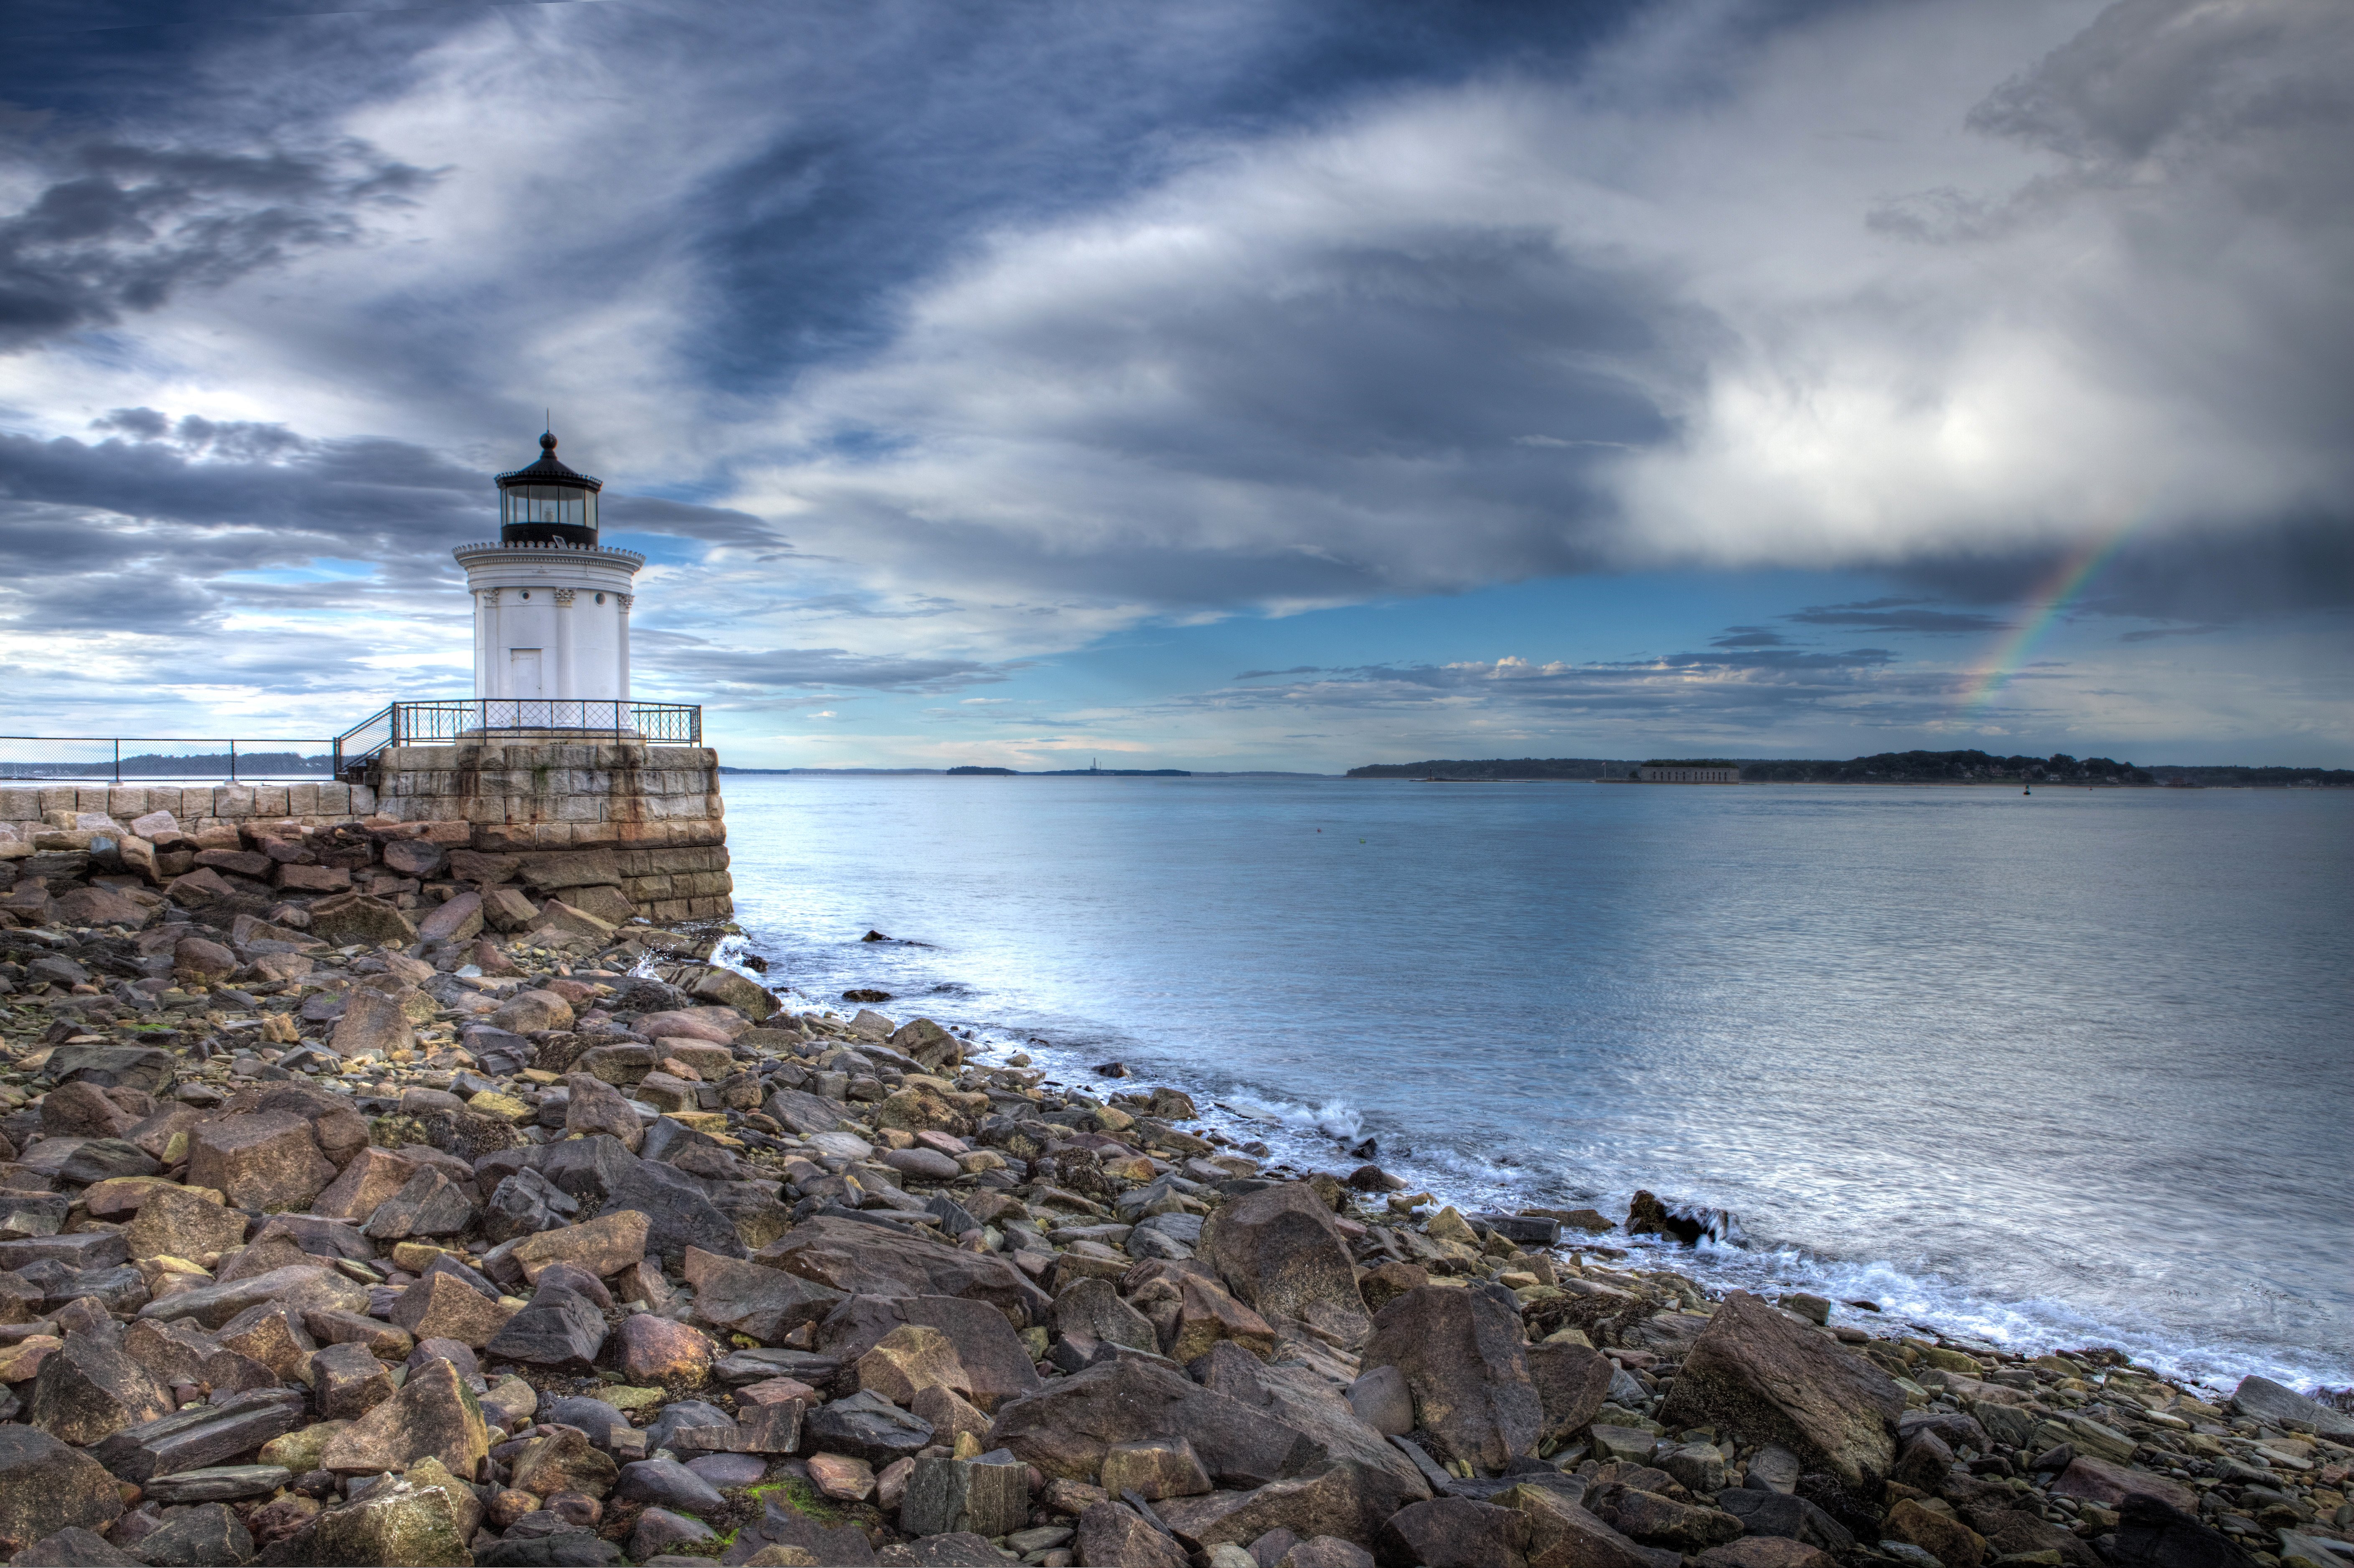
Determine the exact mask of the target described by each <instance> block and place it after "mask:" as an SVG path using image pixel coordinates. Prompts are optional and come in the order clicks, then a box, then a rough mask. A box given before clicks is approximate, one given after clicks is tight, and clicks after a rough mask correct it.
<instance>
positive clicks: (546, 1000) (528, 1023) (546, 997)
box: [490, 991, 572, 1034]
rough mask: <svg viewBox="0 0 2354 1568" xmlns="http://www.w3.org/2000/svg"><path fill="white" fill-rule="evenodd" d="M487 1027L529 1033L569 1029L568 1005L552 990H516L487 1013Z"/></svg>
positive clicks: (569, 1004)
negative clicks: (488, 1022)
mask: <svg viewBox="0 0 2354 1568" xmlns="http://www.w3.org/2000/svg"><path fill="white" fill-rule="evenodd" d="M490 1022H491V1027H493V1029H504V1030H509V1031H511V1032H513V1033H516V1034H530V1033H535V1031H538V1030H543V1029H569V1028H571V1027H572V1004H571V1003H570V1002H568V1001H565V1000H564V999H563V998H562V997H560V996H558V995H557V994H556V993H555V992H554V991H518V992H516V993H515V995H514V996H513V997H512V998H510V999H509V1000H508V1001H507V1003H506V1005H505V1006H504V1007H502V1008H500V1009H499V1010H498V1011H497V1012H493V1013H492V1014H491V1018H490Z"/></svg>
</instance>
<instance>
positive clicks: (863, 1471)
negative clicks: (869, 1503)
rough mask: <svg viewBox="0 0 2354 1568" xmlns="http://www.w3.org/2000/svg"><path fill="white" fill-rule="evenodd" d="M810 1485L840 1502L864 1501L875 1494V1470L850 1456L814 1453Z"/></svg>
mask: <svg viewBox="0 0 2354 1568" xmlns="http://www.w3.org/2000/svg"><path fill="white" fill-rule="evenodd" d="M809 1475H810V1484H811V1486H813V1487H815V1488H817V1489H818V1490H819V1491H820V1492H822V1493H823V1494H824V1495H825V1496H827V1497H830V1498H832V1499H835V1500H836V1501H837V1502H864V1501H865V1500H866V1499H868V1498H870V1497H873V1496H874V1495H875V1467H874V1466H872V1465H870V1464H868V1463H867V1462H866V1461H865V1460H864V1459H854V1458H852V1457H850V1456H849V1455H847V1454H812V1455H811V1456H810V1457H809Z"/></svg>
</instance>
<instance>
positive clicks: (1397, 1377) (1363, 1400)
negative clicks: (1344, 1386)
mask: <svg viewBox="0 0 2354 1568" xmlns="http://www.w3.org/2000/svg"><path fill="white" fill-rule="evenodd" d="M1348 1399H1349V1408H1350V1409H1351V1410H1353V1411H1355V1412H1356V1414H1357V1419H1358V1420H1360V1421H1362V1422H1363V1423H1364V1424H1365V1425H1368V1426H1370V1427H1372V1428H1373V1430H1374V1431H1376V1432H1378V1433H1380V1434H1382V1435H1383V1436H1385V1437H1403V1436H1405V1435H1406V1434H1407V1433H1409V1432H1412V1431H1413V1430H1414V1394H1413V1392H1412V1391H1411V1390H1409V1389H1408V1388H1407V1387H1406V1383H1405V1373H1404V1372H1400V1371H1399V1370H1398V1369H1397V1368H1395V1367H1394V1366H1383V1367H1375V1368H1373V1371H1371V1372H1366V1373H1365V1374H1364V1375H1363V1376H1362V1377H1360V1378H1359V1379H1357V1381H1356V1382H1354V1383H1351V1384H1350V1385H1349V1393H1348Z"/></svg>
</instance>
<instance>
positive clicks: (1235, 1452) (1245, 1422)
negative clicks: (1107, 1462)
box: [989, 1358, 1310, 1487]
mask: <svg viewBox="0 0 2354 1568" xmlns="http://www.w3.org/2000/svg"><path fill="white" fill-rule="evenodd" d="M1152 1437H1183V1438H1185V1439H1186V1440H1187V1441H1189V1442H1190V1443H1192V1444H1193V1452H1194V1453H1195V1454H1196V1455H1197V1456H1199V1457H1200V1458H1201V1461H1202V1464H1203V1467H1204V1468H1205V1469H1207V1470H1208V1471H1209V1472H1210V1476H1211V1478H1212V1479H1213V1480H1215V1481H1217V1482H1218V1483H1219V1484H1220V1485H1223V1486H1246V1487H1250V1486H1263V1485H1265V1484H1266V1483H1267V1482H1268V1481H1272V1480H1276V1479H1278V1478H1281V1477H1283V1476H1286V1475H1288V1474H1291V1473H1293V1466H1292V1463H1291V1461H1292V1459H1293V1456H1294V1452H1295V1450H1300V1451H1301V1452H1303V1453H1305V1452H1308V1451H1310V1448H1309V1447H1308V1446H1303V1444H1304V1440H1303V1435H1302V1434H1300V1433H1299V1432H1298V1431H1297V1430H1295V1429H1293V1428H1292V1427H1290V1426H1288V1425H1284V1424H1283V1423H1282V1422H1280V1421H1278V1420H1275V1419H1274V1418H1272V1417H1270V1416H1269V1415H1267V1414H1265V1413H1263V1412H1261V1411H1258V1410H1255V1409H1253V1408H1251V1407H1250V1406H1248V1405H1246V1404H1242V1403H1241V1402H1240V1401H1238V1400H1235V1399H1232V1398H1229V1397H1227V1396H1226V1395H1225V1394H1222V1393H1214V1392H1213V1391H1211V1390H1209V1389H1206V1388H1203V1387H1201V1386H1200V1385H1198V1384H1196V1383H1193V1382H1192V1381H1191V1380H1189V1379H1188V1378H1186V1377H1185V1376H1184V1375H1183V1374H1182V1373H1181V1372H1177V1371H1176V1370H1175V1369H1174V1368H1172V1367H1167V1366H1163V1365H1160V1364H1157V1363H1155V1362H1151V1361H1142V1360H1132V1359H1126V1358H1123V1359H1120V1360H1117V1361H1110V1362H1108V1363H1105V1364H1103V1365H1099V1366H1095V1367H1090V1368H1088V1369H1087V1371H1085V1372H1080V1373H1078V1374H1076V1376H1073V1377H1068V1378H1064V1379H1062V1380H1060V1381H1059V1382H1055V1383H1048V1384H1047V1385H1046V1386H1045V1387H1044V1389H1042V1390H1041V1391H1040V1392H1038V1393H1034V1394H1031V1395H1028V1396H1027V1397H1025V1398H1022V1399H1017V1400H1013V1401H1012V1402H1010V1403H1008V1404H1005V1405H1002V1406H1001V1407H1000V1408H999V1410H998V1411H997V1419H996V1421H995V1423H994V1424H993V1425H991V1428H990V1439H989V1440H990V1444H991V1446H992V1447H1006V1448H1011V1449H1013V1451H1014V1452H1015V1453H1016V1454H1018V1455H1020V1456H1021V1457H1023V1459H1025V1460H1027V1461H1029V1462H1030V1463H1031V1464H1033V1465H1035V1466H1037V1467H1038V1468H1039V1469H1040V1470H1041V1471H1042V1472H1044V1474H1045V1475H1047V1476H1048V1477H1055V1476H1064V1477H1068V1478H1071V1479H1073V1480H1081V1481H1089V1482H1092V1481H1093V1480H1094V1478H1096V1476H1097V1474H1099V1473H1100V1472H1101V1471H1102V1469H1103V1457H1104V1452H1105V1450H1107V1449H1108V1448H1109V1447H1110V1446H1112V1445H1113V1444H1115V1443H1134V1442H1140V1441H1143V1440H1145V1439H1147V1438H1152Z"/></svg>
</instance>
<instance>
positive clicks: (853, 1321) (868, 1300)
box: [755, 1265, 1039, 1425]
mask: <svg viewBox="0 0 2354 1568" xmlns="http://www.w3.org/2000/svg"><path fill="white" fill-rule="evenodd" d="M755 1266H756V1267H757V1265H755ZM766 1272H768V1273H770V1274H776V1273H778V1272H779V1271H778V1270H776V1269H769V1270H767V1271H766ZM786 1277H787V1278H789V1279H793V1282H794V1283H796V1284H803V1283H805V1282H803V1281H801V1280H799V1279H797V1278H794V1277H792V1276H786ZM809 1288H811V1289H822V1288H823V1287H818V1286H811V1287H809ZM828 1294H832V1293H831V1292H829V1293H828ZM839 1303H840V1304H839V1305H838V1306H836V1307H835V1308H833V1310H832V1312H831V1313H829V1314H828V1315H827V1317H826V1318H825V1319H824V1321H823V1322H822V1323H821V1324H820V1325H819V1326H818V1333H817V1340H818V1345H819V1347H820V1348H821V1349H822V1350H823V1351H825V1352H826V1353H827V1354H829V1355H833V1356H839V1357H842V1358H843V1359H844V1360H846V1361H855V1360H857V1359H858V1358H859V1357H860V1356H863V1355H864V1354H865V1353H866V1352H867V1351H869V1350H870V1349H872V1348H873V1347H874V1346H875V1344H877V1343H879V1342H880V1341H881V1340H883V1338H884V1337H885V1335H887V1334H889V1333H890V1332H891V1331H892V1330H894V1329H896V1328H897V1327H899V1325H901V1324H902V1323H919V1324H922V1325H923V1326H924V1327H926V1328H930V1329H938V1330H939V1331H940V1332H941V1333H942V1334H945V1335H946V1336H948V1340H949V1344H951V1345H953V1346H955V1347H956V1355H957V1361H958V1362H959V1364H960V1365H961V1366H962V1367H963V1369H964V1374H965V1376H966V1378H967V1379H969V1380H970V1383H971V1385H972V1387H971V1395H970V1397H971V1400H972V1403H973V1404H977V1405H979V1406H980V1407H981V1409H982V1410H985V1411H987V1410H995V1409H996V1408H997V1407H998V1406H999V1405H1001V1404H1004V1403H1005V1402H1006V1401H1007V1400H1009V1399H1019V1398H1020V1397H1022V1396H1023V1394H1026V1393H1036V1392H1037V1391H1038V1388H1039V1382H1038V1369H1037V1366H1036V1364H1035V1363H1034V1362H1033V1361H1031V1359H1030V1351H1029V1348H1028V1347H1027V1346H1025V1345H1024V1344H1023V1342H1022V1338H1021V1336H1020V1335H1018V1334H1016V1333H1015V1332H1014V1331H1013V1325H1012V1324H1011V1323H1009V1322H1007V1321H1006V1319H1005V1314H1004V1313H1003V1312H1002V1311H1000V1310H999V1309H998V1308H994V1307H992V1306H991V1305H990V1304H989V1303H988V1302H986V1301H968V1300H965V1299H964V1298H960V1297H956V1296H898V1297H885V1296H852V1297H848V1298H839ZM984 1425H986V1424H985V1423H984Z"/></svg>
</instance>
